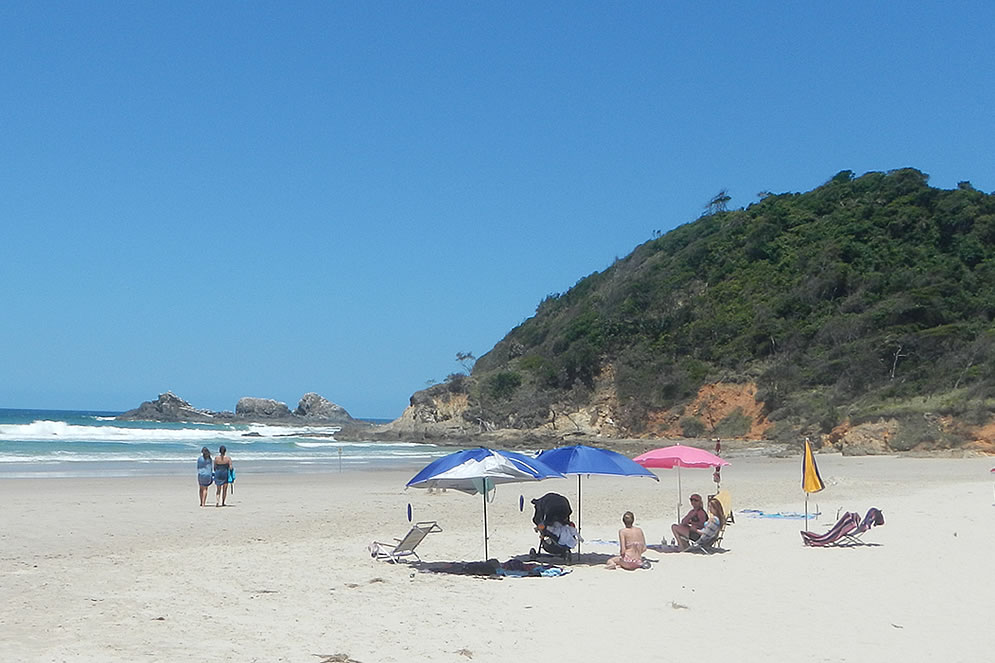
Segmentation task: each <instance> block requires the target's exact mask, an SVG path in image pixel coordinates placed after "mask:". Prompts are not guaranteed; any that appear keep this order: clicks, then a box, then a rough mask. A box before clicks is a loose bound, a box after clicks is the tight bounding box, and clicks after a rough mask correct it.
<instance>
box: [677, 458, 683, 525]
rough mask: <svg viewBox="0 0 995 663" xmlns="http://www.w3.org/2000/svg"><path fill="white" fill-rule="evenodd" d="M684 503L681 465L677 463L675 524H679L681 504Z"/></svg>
mask: <svg viewBox="0 0 995 663" xmlns="http://www.w3.org/2000/svg"><path fill="white" fill-rule="evenodd" d="M683 502H684V491H683V490H682V489H681V464H680V463H677V522H681V504H683Z"/></svg>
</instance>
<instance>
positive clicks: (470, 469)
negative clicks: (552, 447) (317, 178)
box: [407, 447, 563, 559]
mask: <svg viewBox="0 0 995 663" xmlns="http://www.w3.org/2000/svg"><path fill="white" fill-rule="evenodd" d="M551 478H560V479H562V478H563V475H562V474H560V473H559V472H557V471H556V470H554V469H551V468H550V467H547V466H546V464H545V463H543V462H542V461H538V460H536V459H535V458H529V457H527V456H523V455H522V454H519V453H515V452H513V451H495V450H494V449H488V448H486V447H477V448H476V449H465V450H463V451H457V452H455V453H451V454H449V455H448V456H443V457H442V458H439V459H436V460H434V461H432V462H431V463H429V464H428V465H426V466H425V467H424V468H423V469H422V471H421V472H419V473H418V474H416V475H415V476H414V477H412V479H411V481H409V482H408V483H407V487H408V488H452V489H453V490H458V491H461V492H464V493H466V494H467V495H476V494H477V493H480V494H481V495H482V496H483V502H484V559H487V493H489V492H491V491H492V490H494V487H495V486H496V485H497V484H500V483H518V482H520V481H542V480H543V479H551Z"/></svg>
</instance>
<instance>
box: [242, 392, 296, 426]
mask: <svg viewBox="0 0 995 663" xmlns="http://www.w3.org/2000/svg"><path fill="white" fill-rule="evenodd" d="M235 416H236V417H238V418H239V419H247V420H249V421H262V420H270V419H290V418H291V417H292V416H293V415H292V414H291V412H290V408H288V407H287V404H286V403H281V402H280V401H275V400H273V399H272V398H252V397H250V396H245V397H243V398H240V399H238V403H237V404H236V405H235Z"/></svg>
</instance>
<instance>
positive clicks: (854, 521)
mask: <svg viewBox="0 0 995 663" xmlns="http://www.w3.org/2000/svg"><path fill="white" fill-rule="evenodd" d="M858 527H860V516H858V515H857V514H855V513H851V512H849V511H847V512H846V513H844V514H843V517H842V518H840V519H839V521H837V523H836V524H835V525H833V527H832V529H830V530H829V531H828V532H826V533H825V534H816V533H815V532H801V535H802V543H804V544H805V545H806V546H812V547H815V548H828V547H831V546H839V545H844V543H845V542H846V536H847V535H848V534H851V533H853V532H854V530H856V529H857V528H858Z"/></svg>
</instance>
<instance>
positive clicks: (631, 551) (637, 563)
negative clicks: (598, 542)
mask: <svg viewBox="0 0 995 663" xmlns="http://www.w3.org/2000/svg"><path fill="white" fill-rule="evenodd" d="M635 520H636V517H635V516H633V515H632V512H631V511H626V512H625V513H624V514H623V515H622V524H623V525H625V527H623V528H622V529H620V530H619V531H618V557H612V558H611V559H609V560H608V563H607V564H605V567H606V568H609V569H615V568H619V567H621V568H623V569H626V570H627V571H633V570H635V569H638V568H642V566H643V564H644V562H643V553H644V552H646V536H645V535H643V530H642V529H640V528H638V527H635V526H634V525H633V524H632V523H633V522H635Z"/></svg>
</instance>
